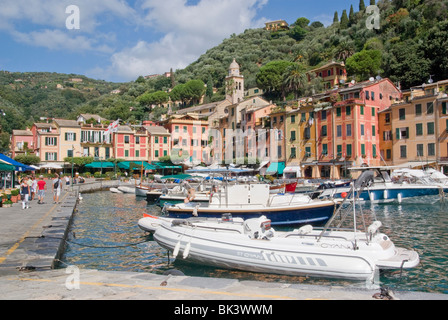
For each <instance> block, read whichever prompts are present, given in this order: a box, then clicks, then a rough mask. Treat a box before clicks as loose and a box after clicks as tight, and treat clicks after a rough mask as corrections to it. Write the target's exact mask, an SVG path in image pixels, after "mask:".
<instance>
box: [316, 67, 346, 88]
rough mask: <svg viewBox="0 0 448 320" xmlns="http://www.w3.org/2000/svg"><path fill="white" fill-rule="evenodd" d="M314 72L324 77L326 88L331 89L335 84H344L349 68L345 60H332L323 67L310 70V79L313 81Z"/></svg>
mask: <svg viewBox="0 0 448 320" xmlns="http://www.w3.org/2000/svg"><path fill="white" fill-rule="evenodd" d="M312 73H314V74H315V75H316V76H317V77H320V78H322V81H323V83H324V88H325V89H331V88H333V87H334V86H339V85H342V84H344V83H345V82H346V81H347V70H346V68H345V64H344V62H336V61H331V62H329V63H327V64H325V65H323V66H322V67H319V68H316V69H313V70H311V71H309V72H308V81H311V79H312V77H311V74H312Z"/></svg>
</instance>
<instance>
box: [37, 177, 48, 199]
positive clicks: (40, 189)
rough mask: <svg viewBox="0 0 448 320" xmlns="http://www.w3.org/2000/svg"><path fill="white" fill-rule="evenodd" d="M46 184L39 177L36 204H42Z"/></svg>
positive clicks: (42, 178)
mask: <svg viewBox="0 0 448 320" xmlns="http://www.w3.org/2000/svg"><path fill="white" fill-rule="evenodd" d="M46 186H47V183H46V182H45V181H44V176H42V175H41V176H40V177H39V181H38V182H37V200H38V201H37V203H38V204H44V197H45V189H46Z"/></svg>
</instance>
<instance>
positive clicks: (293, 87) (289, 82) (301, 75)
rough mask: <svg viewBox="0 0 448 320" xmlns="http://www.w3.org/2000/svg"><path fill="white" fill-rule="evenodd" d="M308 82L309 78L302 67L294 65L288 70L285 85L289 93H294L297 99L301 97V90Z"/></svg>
mask: <svg viewBox="0 0 448 320" xmlns="http://www.w3.org/2000/svg"><path fill="white" fill-rule="evenodd" d="M307 82H308V78H307V75H306V72H305V68H304V67H303V66H302V65H300V64H298V63H294V65H292V66H290V67H288V68H287V69H286V72H285V79H284V81H283V85H284V88H285V90H286V91H287V92H294V98H295V99H297V98H298V97H299V90H300V89H302V88H304V87H305V85H306V84H307Z"/></svg>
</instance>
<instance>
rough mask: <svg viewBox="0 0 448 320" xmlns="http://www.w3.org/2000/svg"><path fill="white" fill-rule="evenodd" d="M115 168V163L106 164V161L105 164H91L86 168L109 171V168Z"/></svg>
mask: <svg viewBox="0 0 448 320" xmlns="http://www.w3.org/2000/svg"><path fill="white" fill-rule="evenodd" d="M114 167H115V165H114V163H113V162H106V161H104V162H99V161H98V162H92V163H90V164H87V165H86V166H85V168H92V169H101V168H103V169H107V168H114Z"/></svg>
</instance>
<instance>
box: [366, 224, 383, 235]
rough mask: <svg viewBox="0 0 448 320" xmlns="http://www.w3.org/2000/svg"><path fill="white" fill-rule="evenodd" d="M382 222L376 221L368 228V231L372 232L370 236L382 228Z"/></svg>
mask: <svg viewBox="0 0 448 320" xmlns="http://www.w3.org/2000/svg"><path fill="white" fill-rule="evenodd" d="M381 226H382V223H381V221H374V222H373V223H372V224H371V225H370V226H369V228H367V231H368V233H369V234H370V236H373V235H374V234H375V233H376V232H377V231H378V229H379V228H381Z"/></svg>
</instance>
